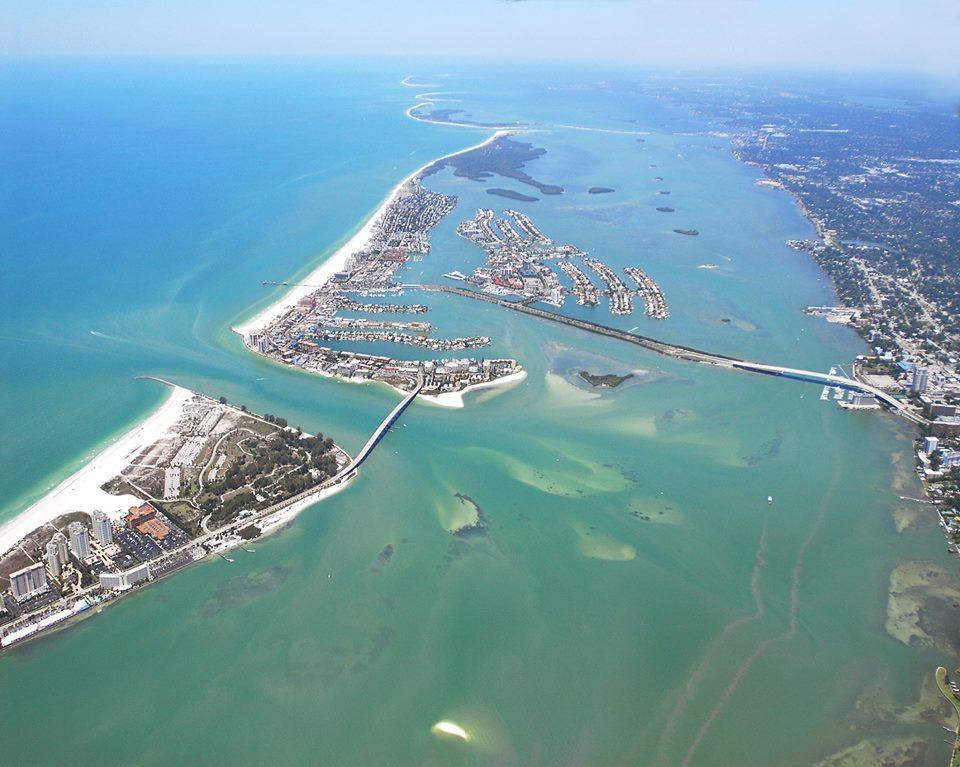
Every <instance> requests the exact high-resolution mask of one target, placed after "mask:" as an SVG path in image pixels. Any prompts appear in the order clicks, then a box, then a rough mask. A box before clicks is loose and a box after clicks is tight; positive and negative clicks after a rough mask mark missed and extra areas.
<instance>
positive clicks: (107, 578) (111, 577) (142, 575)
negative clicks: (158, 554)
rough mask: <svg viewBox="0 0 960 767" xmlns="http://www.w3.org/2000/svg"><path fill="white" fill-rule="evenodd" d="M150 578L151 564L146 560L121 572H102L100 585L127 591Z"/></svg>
mask: <svg viewBox="0 0 960 767" xmlns="http://www.w3.org/2000/svg"><path fill="white" fill-rule="evenodd" d="M149 578H150V565H149V563H147V562H144V563H143V564H142V565H137V566H136V567H131V568H130V569H129V570H123V571H121V572H119V573H100V586H101V587H102V588H105V589H113V590H114V591H126V590H127V589H129V588H130V587H132V586H135V585H137V584H138V583H142V582H143V581H145V580H148V579H149Z"/></svg>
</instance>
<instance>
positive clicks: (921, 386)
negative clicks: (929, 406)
mask: <svg viewBox="0 0 960 767" xmlns="http://www.w3.org/2000/svg"><path fill="white" fill-rule="evenodd" d="M928 378H929V374H928V373H927V369H926V368H922V367H919V366H918V367H915V368H914V369H913V382H912V383H911V384H910V391H912V392H913V393H914V394H923V393H924V392H925V391H926V390H927V379H928Z"/></svg>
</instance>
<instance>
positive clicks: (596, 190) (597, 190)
mask: <svg viewBox="0 0 960 767" xmlns="http://www.w3.org/2000/svg"><path fill="white" fill-rule="evenodd" d="M615 191H617V190H616V189H612V188H611V187H609V186H591V187H590V188H589V189H588V190H587V194H610V192H615Z"/></svg>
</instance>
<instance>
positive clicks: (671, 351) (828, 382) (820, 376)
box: [401, 285, 926, 424]
mask: <svg viewBox="0 0 960 767" xmlns="http://www.w3.org/2000/svg"><path fill="white" fill-rule="evenodd" d="M401 287H403V288H407V289H411V290H429V291H434V292H440V293H453V294H454V295H458V296H464V297H465V298H472V299H474V300H476V301H485V302H487V303H490V304H496V305H497V306H502V307H503V308H505V309H512V310H513V311H515V312H520V313H521V314H529V315H531V316H533V317H538V318H540V319H543V320H549V321H550V322H557V323H560V324H562V325H568V326H570V327H575V328H579V329H580V330H585V331H587V332H588V333H597V334H598V335H603V336H608V337H610V338H616V339H618V340H620V341H626V342H627V343H631V344H635V345H637V346H642V347H643V348H645V349H649V350H650V351H653V352H656V353H657V354H662V355H664V356H666V357H673V358H675V359H682V360H687V361H689V362H699V363H702V364H705V365H714V366H717V367H723V368H729V369H731V370H743V371H746V372H749V373H760V374H762V375H772V376H778V377H782V378H791V379H794V380H798V381H810V382H811V383H817V384H823V385H825V386H837V387H840V388H842V389H848V390H850V391H857V392H862V393H864V394H872V395H874V396H875V397H876V398H877V399H878V400H879V401H880V402H882V403H883V404H884V405H886V406H887V407H888V408H890V409H891V410H892V411H894V412H895V413H897V414H898V415H901V416H903V417H904V418H907V419H908V420H910V421H913V422H914V423H917V424H923V423H926V420H925V419H923V418H922V417H920V416H918V415H917V414H916V413H914V412H913V411H911V410H910V409H909V408H908V407H907V406H906V405H905V404H904V403H903V402H901V401H900V400H898V399H897V398H896V397H892V396H890V395H889V394H887V393H886V392H885V391H883V390H881V389H878V388H876V387H875V386H871V385H870V384H867V383H864V382H862V381H858V380H856V379H852V378H845V377H843V376H838V375H831V374H829V373H820V372H818V371H816V370H802V369H799V368H790V367H785V366H782V365H768V364H764V363H762V362H753V361H751V360H744V359H739V358H737V357H728V356H726V355H724V354H715V353H713V352H707V351H703V350H701V349H694V348H692V347H690V346H681V345H679V344H671V343H667V342H666V341H660V340H657V339H656V338H650V337H649V336H642V335H638V334H636V333H631V332H629V331H627V330H620V329H619V328H613V327H610V326H609V325H601V324H600V323H599V322H591V321H590V320H581V319H577V318H575V317H567V316H564V315H562V314H556V313H554V312H549V311H547V310H545V309H539V308H537V307H535V306H528V305H526V304H523V303H518V302H513V301H505V300H504V299H502V298H497V297H496V296H491V295H488V294H486V293H481V292H479V291H476V290H466V289H465V288H458V287H454V286H451V285H402V286H401Z"/></svg>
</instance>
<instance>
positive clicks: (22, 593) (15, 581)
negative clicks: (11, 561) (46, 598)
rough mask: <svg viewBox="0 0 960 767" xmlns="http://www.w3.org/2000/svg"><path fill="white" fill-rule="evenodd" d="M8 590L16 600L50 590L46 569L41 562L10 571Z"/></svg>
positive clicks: (25, 598) (20, 600)
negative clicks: (13, 571)
mask: <svg viewBox="0 0 960 767" xmlns="http://www.w3.org/2000/svg"><path fill="white" fill-rule="evenodd" d="M10 590H11V591H12V592H13V598H14V599H16V600H17V602H23V601H25V600H27V599H30V598H31V597H35V596H37V595H38V594H43V593H44V592H46V591H49V590H50V585H49V584H48V583H47V571H46V568H44V566H43V563H42V562H37V563H36V564H35V565H30V566H29V567H24V568H23V569H22V570H17V571H16V572H15V573H10Z"/></svg>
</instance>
